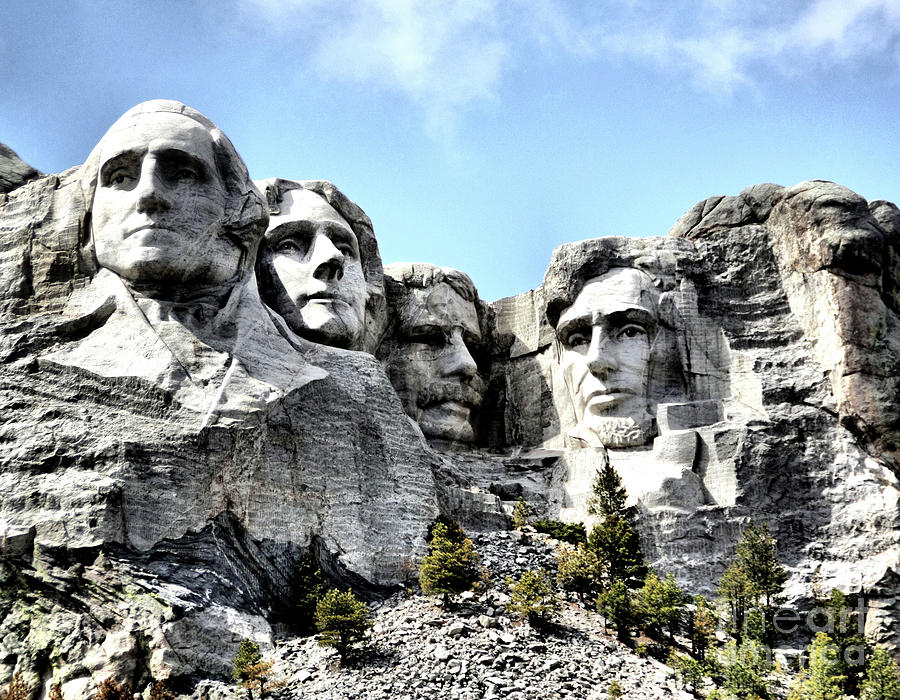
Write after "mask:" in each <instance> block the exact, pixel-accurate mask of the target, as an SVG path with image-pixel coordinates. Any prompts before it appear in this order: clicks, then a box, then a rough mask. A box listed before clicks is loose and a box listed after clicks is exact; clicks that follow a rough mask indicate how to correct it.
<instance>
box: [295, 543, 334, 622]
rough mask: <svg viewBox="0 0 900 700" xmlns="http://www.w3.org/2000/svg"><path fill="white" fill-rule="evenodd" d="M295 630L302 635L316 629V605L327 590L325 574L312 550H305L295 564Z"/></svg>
mask: <svg viewBox="0 0 900 700" xmlns="http://www.w3.org/2000/svg"><path fill="white" fill-rule="evenodd" d="M296 589H297V590H298V591H299V598H298V600H297V608H296V610H297V617H296V626H297V630H298V631H299V632H300V633H301V634H304V635H309V634H313V633H314V632H315V631H316V620H315V617H316V606H317V605H318V604H319V601H320V600H322V598H324V597H325V594H326V593H327V592H328V585H327V583H326V581H325V574H324V573H322V567H321V566H319V560H318V559H316V556H315V555H314V554H313V553H312V552H307V553H306V554H304V555H303V556H302V557H300V561H299V562H298V564H297V586H296Z"/></svg>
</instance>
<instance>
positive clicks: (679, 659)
mask: <svg viewBox="0 0 900 700" xmlns="http://www.w3.org/2000/svg"><path fill="white" fill-rule="evenodd" d="M666 664H667V665H668V666H670V667H671V668H672V670H674V671H675V675H677V676H678V677H679V678H680V679H681V682H682V683H684V684H685V685H686V686H688V687H689V688H690V689H691V692H693V693H694V695H696V694H697V693H699V692H700V688H702V687H703V665H702V664H701V663H700V662H699V661H697V660H696V659H692V658H691V657H690V656H685V655H684V654H679V653H677V652H675V651H672V652H671V653H670V654H669V659H668V660H667V661H666Z"/></svg>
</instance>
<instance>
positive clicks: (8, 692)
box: [0, 671, 34, 700]
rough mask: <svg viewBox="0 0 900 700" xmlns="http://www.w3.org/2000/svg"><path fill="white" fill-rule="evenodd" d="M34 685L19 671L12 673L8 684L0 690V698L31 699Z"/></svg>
mask: <svg viewBox="0 0 900 700" xmlns="http://www.w3.org/2000/svg"><path fill="white" fill-rule="evenodd" d="M33 692H34V687H33V686H31V685H30V684H29V683H28V682H27V681H26V680H25V677H24V676H23V675H22V673H21V672H20V671H16V672H15V673H14V674H13V677H12V679H11V680H10V681H9V685H7V686H6V689H5V690H2V691H0V700H31V694H32V693H33Z"/></svg>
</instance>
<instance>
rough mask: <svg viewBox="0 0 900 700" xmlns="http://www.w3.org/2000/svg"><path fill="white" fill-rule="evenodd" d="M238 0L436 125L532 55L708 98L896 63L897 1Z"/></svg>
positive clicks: (312, 61)
mask: <svg viewBox="0 0 900 700" xmlns="http://www.w3.org/2000/svg"><path fill="white" fill-rule="evenodd" d="M238 1H239V2H241V3H243V5H244V6H245V7H246V8H248V9H249V10H250V11H251V12H253V13H255V14H256V15H258V16H262V17H263V18H265V19H266V20H267V21H268V23H269V26H270V27H271V28H272V29H273V30H274V31H276V32H277V33H279V34H280V35H281V40H282V41H283V42H288V41H290V42H293V46H294V47H295V49H296V50H297V51H298V52H300V54H301V55H302V58H303V60H304V61H305V62H306V65H307V66H311V67H313V68H314V69H315V70H316V71H317V72H318V74H319V75H320V76H322V77H325V78H328V79H334V80H338V81H347V82H351V83H359V84H364V85H366V86H370V87H375V88H377V89H380V90H386V91H392V92H395V93H398V94H400V95H403V96H404V97H405V98H406V99H408V100H410V101H411V102H413V103H415V104H417V105H418V106H420V107H421V108H422V109H423V110H424V112H425V113H426V114H427V116H428V120H429V124H430V126H431V127H432V128H433V129H437V130H443V129H446V128H448V127H452V124H453V122H454V120H455V118H456V116H457V115H458V114H459V113H460V112H462V111H464V110H465V109H466V108H467V107H468V106H469V105H471V104H472V103H474V102H477V101H481V100H489V99H491V98H492V97H493V96H494V95H495V94H496V91H497V88H498V86H499V84H500V81H501V79H502V77H503V74H504V72H505V71H506V70H508V69H509V68H511V67H512V66H513V65H514V64H515V62H516V61H521V60H523V56H524V55H526V54H528V53H529V52H532V53H533V52H534V51H535V50H537V49H540V50H543V51H544V52H545V53H547V52H549V53H556V54H566V55H572V56H574V57H575V58H577V59H578V60H583V61H597V62H599V61H604V60H608V59H609V57H610V56H618V57H619V58H623V57H624V58H627V59H629V60H635V61H640V62H650V63H653V64H655V65H657V66H659V67H660V68H661V69H662V70H665V71H674V72H677V73H682V74H685V73H686V74H688V75H689V76H691V77H692V78H693V79H694V80H695V82H696V83H698V84H699V85H701V86H703V87H704V88H707V89H710V90H712V91H721V90H725V91H730V90H734V89H736V88H738V87H740V86H742V85H754V84H759V83H762V82H764V81H765V80H767V76H768V75H770V74H772V72H773V71H780V72H782V73H784V74H788V73H790V74H792V75H797V74H800V75H801V76H802V75H806V74H809V73H810V72H813V71H821V70H822V67H823V66H825V67H828V66H833V65H835V64H842V63H852V62H858V61H863V60H882V61H884V60H888V61H892V62H893V69H894V70H898V68H900V66H898V61H897V59H896V57H897V56H898V55H900V0H755V1H754V2H749V3H748V2H746V0H670V2H667V3H660V2H659V0H605V2H603V3H596V4H592V3H575V2H572V1H571V0H238ZM576 6H580V9H576Z"/></svg>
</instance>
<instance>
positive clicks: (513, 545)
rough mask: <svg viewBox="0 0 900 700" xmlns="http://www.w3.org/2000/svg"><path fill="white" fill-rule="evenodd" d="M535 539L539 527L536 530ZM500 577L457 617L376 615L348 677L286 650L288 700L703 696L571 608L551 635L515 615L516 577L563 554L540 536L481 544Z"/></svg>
mask: <svg viewBox="0 0 900 700" xmlns="http://www.w3.org/2000/svg"><path fill="white" fill-rule="evenodd" d="M529 530H530V528H529ZM472 540H473V542H474V543H475V545H476V548H477V549H478V551H479V553H480V554H481V560H482V564H483V565H485V567H486V568H487V569H488V570H489V571H490V574H491V576H490V578H489V583H488V587H487V589H486V590H485V591H484V592H481V593H474V592H468V593H464V594H462V596H460V597H459V599H458V600H457V601H456V602H455V603H454V604H453V605H452V606H451V607H450V608H448V609H445V608H444V607H443V606H442V604H441V602H440V600H439V599H436V598H429V597H426V596H423V595H421V594H420V593H412V592H404V593H398V594H395V595H393V596H391V597H390V598H388V599H386V600H384V601H381V602H378V603H373V604H372V612H373V618H374V620H375V625H374V627H373V628H372V630H371V633H370V637H369V641H368V644H367V646H366V647H365V649H364V651H363V652H362V653H361V654H360V655H359V657H358V658H357V659H356V660H354V661H352V662H351V663H349V664H346V665H345V666H343V667H342V666H341V665H340V663H339V661H338V656H337V653H336V652H335V651H334V650H332V649H326V648H323V647H321V646H319V645H318V643H317V637H305V638H303V637H301V638H291V639H285V640H282V641H280V642H278V643H276V646H275V648H274V650H273V651H272V653H271V654H270V655H269V658H271V659H273V660H274V661H275V674H276V676H278V677H280V679H281V680H282V681H283V682H284V683H285V685H284V687H283V688H282V689H280V690H279V691H277V692H276V693H273V695H272V697H274V698H278V699H279V700H301V699H303V700H311V699H312V698H315V699H316V700H351V699H353V700H356V699H359V700H382V699H384V700H388V699H390V700H438V699H440V700H443V699H444V698H447V699H450V698H452V699H454V700H481V699H482V698H485V699H488V698H505V699H509V700H525V699H532V700H544V699H551V698H570V699H572V700H575V699H576V698H579V699H588V700H605V699H606V698H607V697H609V696H608V690H609V687H610V684H611V683H612V682H613V681H615V682H616V683H618V684H619V686H620V687H621V689H622V691H623V697H625V698H633V699H635V700H643V699H646V700H651V699H656V698H678V699H679V700H688V699H689V698H692V697H694V696H693V695H691V694H690V693H688V692H687V691H686V690H685V689H684V687H683V685H682V684H681V683H680V681H679V680H678V679H677V678H676V676H675V675H674V673H673V671H672V669H671V668H669V667H668V666H666V665H664V664H663V663H660V662H659V661H657V660H655V659H653V658H650V657H643V656H639V655H638V654H636V653H635V652H634V651H633V650H632V649H631V648H629V647H628V646H626V645H624V644H622V643H621V642H619V641H618V640H617V639H616V638H615V632H614V631H613V630H606V629H605V627H604V624H603V619H602V617H601V616H599V615H598V614H596V613H594V612H592V611H590V610H586V609H585V608H584V607H583V606H582V605H580V604H579V603H576V602H575V601H574V600H567V601H565V602H563V605H562V608H561V611H560V615H559V617H558V618H557V620H556V624H555V625H554V627H553V628H552V629H549V630H547V631H544V632H538V631H536V630H534V629H532V628H531V627H530V626H529V625H528V624H526V623H524V622H523V621H521V620H519V619H517V618H516V617H515V616H514V615H511V614H509V613H508V612H507V611H506V610H505V604H506V603H507V602H508V601H509V596H508V594H507V590H508V589H507V586H506V583H505V581H506V578H507V577H512V578H514V579H518V577H519V576H521V574H522V572H524V571H525V570H527V569H537V568H544V569H546V570H548V571H550V572H555V571H556V556H555V553H556V548H557V547H558V546H559V543H558V542H557V541H556V540H553V539H551V538H549V537H548V536H546V535H542V534H539V533H534V532H533V531H530V532H529V533H528V534H525V535H523V533H520V532H517V531H512V532H505V531H499V532H484V533H474V534H473V535H472ZM193 697H195V698H198V699H200V698H204V697H205V698H208V700H238V699H239V698H240V699H243V698H246V691H244V690H239V689H236V688H235V687H234V686H232V685H227V684H224V683H216V682H209V683H204V684H201V685H200V686H199V687H198V688H197V689H196V690H195V692H194V695H193Z"/></svg>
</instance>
